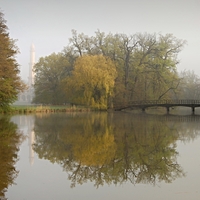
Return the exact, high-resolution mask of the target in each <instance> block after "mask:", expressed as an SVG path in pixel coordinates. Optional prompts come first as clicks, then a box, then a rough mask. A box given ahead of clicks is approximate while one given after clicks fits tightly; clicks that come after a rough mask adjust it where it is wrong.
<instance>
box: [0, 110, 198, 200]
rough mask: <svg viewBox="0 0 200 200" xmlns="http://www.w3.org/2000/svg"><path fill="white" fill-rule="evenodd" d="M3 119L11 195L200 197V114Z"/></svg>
mask: <svg viewBox="0 0 200 200" xmlns="http://www.w3.org/2000/svg"><path fill="white" fill-rule="evenodd" d="M0 119H1V121H0V125H1V126H0V131H1V133H0V134H1V135H5V134H4V133H9V134H8V135H9V136H8V137H6V138H5V137H3V136H1V138H0V139H1V140H0V141H1V144H2V145H1V150H0V154H1V157H0V159H1V161H0V162H1V166H4V167H1V171H0V172H1V175H0V179H1V180H0V182H1V183H0V191H2V192H1V196H5V197H6V198H7V199H8V200H35V199H37V200H64V199H68V200H79V199H81V200H89V199H91V200H92V199H95V200H102V199H104V200H107V199H108V200H123V199H124V200H125V199H126V200H133V199H137V200H146V199H148V200H161V199H162V200H169V199H170V200H179V199H180V200H188V199H192V200H199V199H200V190H199V186H200V173H199V169H200V151H199V150H200V137H199V136H200V116H198V115H196V116H171V115H167V116H165V115H149V114H132V113H123V112H116V113H70V114H66V113H63V114H61V113H58V114H38V115H16V116H12V117H11V118H10V119H9V118H3V117H2V118H0ZM15 124H16V125H17V126H15ZM11 138H12V139H11ZM8 143H9V146H10V148H7V146H8ZM6 145H7V146H6ZM5 155H6V157H5ZM5 166H6V167H5ZM13 182H15V185H13V184H12V183H13ZM6 188H7V191H6ZM3 189H4V190H3ZM0 199H1V198H0ZM2 199H3V197H2Z"/></svg>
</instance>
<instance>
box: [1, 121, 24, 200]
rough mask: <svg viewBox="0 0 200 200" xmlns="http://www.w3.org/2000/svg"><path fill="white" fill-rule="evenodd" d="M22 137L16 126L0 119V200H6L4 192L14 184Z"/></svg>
mask: <svg viewBox="0 0 200 200" xmlns="http://www.w3.org/2000/svg"><path fill="white" fill-rule="evenodd" d="M21 139H22V135H21V134H20V133H19V132H17V125H15V124H14V123H12V122H10V119H9V118H7V117H0V199H1V200H3V199H6V197H5V192H6V191H7V188H8V186H9V185H12V184H14V179H15V178H16V177H17V174H18V171H16V169H15V163H16V161H17V159H18V156H17V153H18V151H19V145H20V143H21Z"/></svg>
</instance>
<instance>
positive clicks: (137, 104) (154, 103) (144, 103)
mask: <svg viewBox="0 0 200 200" xmlns="http://www.w3.org/2000/svg"><path fill="white" fill-rule="evenodd" d="M177 106H183V107H190V108H191V109H192V113H193V114H194V113H195V108H196V107H200V100H199V99H166V100H141V101H130V102H126V103H121V104H116V105H115V107H114V109H115V110H118V111H120V110H124V109H133V108H140V109H142V111H145V109H146V108H149V107H165V108H166V110H167V113H169V110H170V108H172V107H177Z"/></svg>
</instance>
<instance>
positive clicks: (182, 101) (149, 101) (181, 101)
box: [126, 99, 200, 105]
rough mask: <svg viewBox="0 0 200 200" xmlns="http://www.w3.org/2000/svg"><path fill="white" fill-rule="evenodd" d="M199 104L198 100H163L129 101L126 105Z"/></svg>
mask: <svg viewBox="0 0 200 200" xmlns="http://www.w3.org/2000/svg"><path fill="white" fill-rule="evenodd" d="M162 104H163V105H165V104H179V105H181V104H191V105H192V104H200V99H165V100H141V101H130V102H128V103H127V104H126V105H162Z"/></svg>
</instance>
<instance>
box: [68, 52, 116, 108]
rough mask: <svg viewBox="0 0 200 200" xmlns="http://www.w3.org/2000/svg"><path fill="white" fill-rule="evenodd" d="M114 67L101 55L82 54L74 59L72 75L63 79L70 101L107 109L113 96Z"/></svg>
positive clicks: (109, 60)
mask: <svg viewBox="0 0 200 200" xmlns="http://www.w3.org/2000/svg"><path fill="white" fill-rule="evenodd" d="M116 75H117V73H116V68H115V65H114V63H113V62H112V61H111V59H109V58H107V57H104V56H102V55H95V56H90V55H84V56H82V57H80V58H78V59H77V60H76V63H75V66H74V70H73V72H72V76H70V77H69V78H68V79H66V80H65V82H64V84H65V87H66V92H67V95H68V96H70V98H71V103H77V104H85V105H89V106H92V107H95V108H100V109H107V108H108V107H109V106H110V99H111V97H112V96H113V88H114V84H115V78H116Z"/></svg>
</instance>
